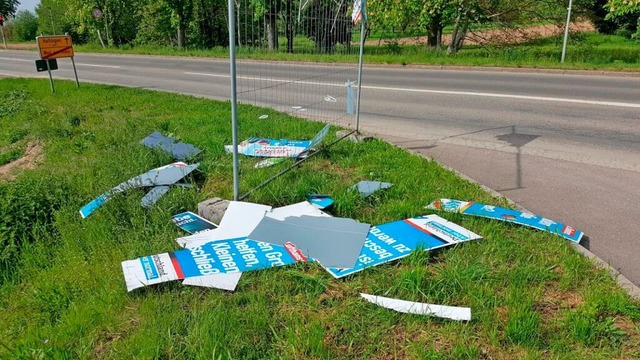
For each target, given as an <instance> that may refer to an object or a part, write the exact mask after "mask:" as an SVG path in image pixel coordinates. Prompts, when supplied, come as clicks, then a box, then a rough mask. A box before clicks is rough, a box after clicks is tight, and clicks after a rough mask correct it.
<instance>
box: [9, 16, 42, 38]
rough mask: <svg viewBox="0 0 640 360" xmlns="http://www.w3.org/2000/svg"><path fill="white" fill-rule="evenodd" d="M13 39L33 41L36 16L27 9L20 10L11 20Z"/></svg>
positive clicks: (36, 23)
mask: <svg viewBox="0 0 640 360" xmlns="http://www.w3.org/2000/svg"><path fill="white" fill-rule="evenodd" d="M11 26H12V28H13V34H12V35H13V39H12V40H14V41H35V39H36V34H37V32H38V18H37V17H36V15H35V14H34V13H32V12H31V11H28V10H21V11H18V12H17V13H16V17H15V18H14V19H12V20H11Z"/></svg>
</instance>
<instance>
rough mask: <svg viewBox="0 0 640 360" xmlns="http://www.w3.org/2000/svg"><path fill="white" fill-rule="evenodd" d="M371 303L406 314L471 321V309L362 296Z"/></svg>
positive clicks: (367, 295)
mask: <svg viewBox="0 0 640 360" xmlns="http://www.w3.org/2000/svg"><path fill="white" fill-rule="evenodd" d="M360 296H362V297H363V298H365V299H366V300H367V301H369V302H370V303H373V304H376V305H378V306H382V307H384V308H387V309H391V310H395V311H398V312H401V313H406V314H417V315H433V316H437V317H441V318H445V319H451V320H458V321H469V320H471V309H470V308H466V307H456V306H444V305H434V304H426V303H418V302H413V301H405V300H399V299H392V298H387V297H382V296H375V295H369V294H362V293H361V294H360Z"/></svg>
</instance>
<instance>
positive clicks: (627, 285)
mask: <svg viewBox="0 0 640 360" xmlns="http://www.w3.org/2000/svg"><path fill="white" fill-rule="evenodd" d="M361 134H362V133H361ZM376 138H378V139H380V140H382V141H384V142H387V143H389V144H391V145H393V146H396V147H398V148H400V149H403V150H404V151H407V152H409V153H411V154H414V155H418V156H420V157H423V158H425V159H428V160H429V161H433V162H435V163H437V164H438V165H440V166H442V167H443V168H445V169H447V170H449V171H451V172H453V173H454V174H456V175H458V176H459V177H461V178H463V179H464V180H467V181H469V182H471V183H473V184H476V185H478V186H480V188H482V189H483V190H484V191H486V192H488V193H490V194H491V195H493V196H494V197H497V198H501V199H505V200H507V203H508V204H509V205H511V206H513V207H515V208H516V209H518V210H520V211H525V212H529V213H531V211H529V210H527V209H526V208H524V207H522V206H520V205H519V204H517V203H516V202H514V201H513V200H511V199H509V198H508V197H506V196H504V195H502V194H500V193H499V192H497V191H495V190H493V189H491V188H489V187H487V186H486V185H483V184H481V183H479V182H477V181H476V180H474V179H472V178H470V177H469V176H467V175H465V174H463V173H461V172H459V171H458V170H456V169H454V168H451V167H449V166H446V165H444V164H441V163H439V162H438V161H437V160H435V159H434V158H432V157H429V156H426V155H424V154H421V153H419V152H417V151H413V150H410V149H407V148H404V147H402V146H400V145H396V144H394V143H392V142H390V141H387V140H384V139H383V138H382V137H379V136H377V137H376ZM585 237H586V238H587V240H588V236H585ZM584 241H585V240H584V239H583V242H584ZM569 244H570V245H571V247H572V248H573V249H574V250H576V251H577V252H579V253H580V254H582V255H583V256H584V257H586V258H588V259H591V260H592V261H593V263H594V264H595V265H596V266H597V267H599V268H602V269H605V270H607V271H608V272H609V275H611V277H612V278H613V279H614V280H615V281H616V283H617V284H618V286H620V287H621V288H622V289H624V291H626V292H627V294H629V296H630V297H631V298H632V299H635V300H640V287H638V286H637V285H636V284H634V283H633V282H631V280H629V279H627V277H626V276H624V275H623V274H621V273H620V271H618V270H617V269H616V268H614V267H613V266H611V265H610V264H609V263H608V262H606V261H604V260H602V259H601V258H599V257H598V255H596V254H594V253H592V252H591V251H589V249H587V248H585V247H584V246H582V245H580V244H577V243H575V242H569Z"/></svg>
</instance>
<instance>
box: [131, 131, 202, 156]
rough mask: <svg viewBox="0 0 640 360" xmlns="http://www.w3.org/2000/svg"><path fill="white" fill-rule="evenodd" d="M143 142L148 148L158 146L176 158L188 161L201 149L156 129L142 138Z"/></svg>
mask: <svg viewBox="0 0 640 360" xmlns="http://www.w3.org/2000/svg"><path fill="white" fill-rule="evenodd" d="M142 144H143V145H144V146H146V147H148V148H152V149H153V148H158V149H161V150H163V151H164V152H167V153H169V154H170V155H171V156H173V158H174V159H176V160H180V161H186V160H189V159H191V158H193V157H194V156H196V155H198V154H199V153H200V152H201V150H200V149H198V148H197V147H195V146H193V145H191V144H186V143H183V142H175V140H174V139H172V138H170V137H167V136H164V135H162V134H161V133H160V132H158V131H155V132H153V133H152V134H151V135H149V136H147V137H146V138H144V139H142Z"/></svg>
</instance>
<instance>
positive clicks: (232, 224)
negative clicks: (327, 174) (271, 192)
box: [132, 201, 329, 291]
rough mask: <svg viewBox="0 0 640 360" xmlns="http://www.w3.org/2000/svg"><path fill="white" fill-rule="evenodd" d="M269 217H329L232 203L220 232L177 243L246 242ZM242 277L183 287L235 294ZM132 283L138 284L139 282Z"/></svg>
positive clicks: (197, 279) (297, 207) (196, 280)
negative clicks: (219, 290) (246, 238)
mask: <svg viewBox="0 0 640 360" xmlns="http://www.w3.org/2000/svg"><path fill="white" fill-rule="evenodd" d="M265 214H268V216H270V217H271V218H274V219H285V218H287V217H289V216H302V215H309V216H329V215H327V214H326V213H324V212H322V211H320V210H319V209H317V208H316V207H314V206H312V205H311V204H310V203H308V202H306V201H304V202H301V203H297V204H292V205H287V206H283V207H279V208H275V209H273V210H272V209H271V207H270V206H267V205H261V204H253V203H246V202H239V201H231V202H230V203H229V206H228V208H227V210H226V212H225V214H224V216H223V218H222V220H221V221H220V226H219V227H218V228H217V229H213V230H206V231H202V232H200V233H197V234H194V235H190V236H187V237H183V238H179V239H176V241H177V242H178V244H180V246H183V247H186V248H188V249H191V248H195V247H199V246H202V245H204V244H207V243H211V242H215V241H219V240H228V239H233V238H244V237H246V236H247V235H248V234H249V233H250V232H251V231H253V229H255V227H256V226H257V225H258V223H259V222H260V221H261V220H262V218H263V217H264V216H265ZM241 275H242V273H241V272H236V273H223V274H215V275H202V276H191V277H186V278H184V280H183V281H182V284H184V285H192V286H202V287H209V288H218V289H223V290H229V291H233V290H235V288H236V286H237V284H238V281H239V280H240V277H241ZM168 280H177V278H175V277H172V278H168V279H167V281H168ZM132 281H134V282H135V281H137V280H132Z"/></svg>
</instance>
